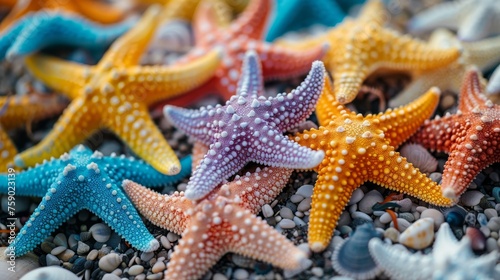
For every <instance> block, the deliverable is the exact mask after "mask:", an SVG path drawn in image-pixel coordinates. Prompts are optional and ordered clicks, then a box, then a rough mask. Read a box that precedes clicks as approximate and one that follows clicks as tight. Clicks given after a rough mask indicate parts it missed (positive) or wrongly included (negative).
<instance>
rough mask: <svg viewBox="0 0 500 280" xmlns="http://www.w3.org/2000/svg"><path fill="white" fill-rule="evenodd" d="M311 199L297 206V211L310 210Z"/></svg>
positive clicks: (307, 198)
mask: <svg viewBox="0 0 500 280" xmlns="http://www.w3.org/2000/svg"><path fill="white" fill-rule="evenodd" d="M311 201H312V200H311V198H310V197H306V198H305V199H304V200H302V201H301V202H300V203H299V205H298V206H297V210H299V211H301V212H305V211H307V210H309V209H311Z"/></svg>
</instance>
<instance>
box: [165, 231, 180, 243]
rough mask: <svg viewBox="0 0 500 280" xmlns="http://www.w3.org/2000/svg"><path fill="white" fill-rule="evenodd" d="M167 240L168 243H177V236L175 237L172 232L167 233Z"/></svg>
mask: <svg viewBox="0 0 500 280" xmlns="http://www.w3.org/2000/svg"><path fill="white" fill-rule="evenodd" d="M167 239H168V241H170V242H175V241H177V240H178V239H179V235H177V234H175V233H173V232H169V233H167Z"/></svg>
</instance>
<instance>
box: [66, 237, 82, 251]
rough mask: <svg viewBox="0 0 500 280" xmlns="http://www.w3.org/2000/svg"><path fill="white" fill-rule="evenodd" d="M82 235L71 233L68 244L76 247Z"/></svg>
mask: <svg viewBox="0 0 500 280" xmlns="http://www.w3.org/2000/svg"><path fill="white" fill-rule="evenodd" d="M77 238H78V239H79V238H80V236H79V235H78V234H71V235H70V236H69V238H68V246H69V248H70V249H72V248H74V247H76V246H77V245H78V239H77Z"/></svg>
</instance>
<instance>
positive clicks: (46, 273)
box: [21, 266, 80, 280]
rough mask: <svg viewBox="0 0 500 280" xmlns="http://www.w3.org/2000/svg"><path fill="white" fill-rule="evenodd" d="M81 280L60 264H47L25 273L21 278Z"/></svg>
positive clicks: (34, 279) (32, 279)
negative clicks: (59, 265)
mask: <svg viewBox="0 0 500 280" xmlns="http://www.w3.org/2000/svg"><path fill="white" fill-rule="evenodd" d="M55 277H57V279H58V280H79V279H80V278H79V277H78V276H76V275H75V274H73V273H72V272H71V271H69V270H67V269H64V268H62V267H58V266H46V267H40V268H37V269H35V270H33V271H31V272H30V273H28V274H26V275H24V276H23V277H22V278H21V280H52V279H56V278H55Z"/></svg>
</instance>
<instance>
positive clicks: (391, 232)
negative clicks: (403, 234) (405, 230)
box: [384, 227, 399, 243]
mask: <svg viewBox="0 0 500 280" xmlns="http://www.w3.org/2000/svg"><path fill="white" fill-rule="evenodd" d="M384 237H385V238H388V239H389V240H391V241H392V242H393V243H396V242H399V231H398V230H397V229H395V228H393V227H389V228H387V229H386V230H385V231H384Z"/></svg>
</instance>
